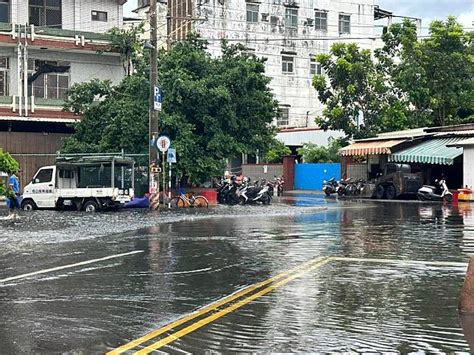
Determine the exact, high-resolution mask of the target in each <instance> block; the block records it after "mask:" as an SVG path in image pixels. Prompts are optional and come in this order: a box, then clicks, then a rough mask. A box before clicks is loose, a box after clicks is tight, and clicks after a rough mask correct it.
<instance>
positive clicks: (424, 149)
mask: <svg viewBox="0 0 474 355" xmlns="http://www.w3.org/2000/svg"><path fill="white" fill-rule="evenodd" d="M461 140H463V138H461V137H451V138H436V139H430V140H427V141H424V142H422V143H420V144H417V145H415V146H413V147H410V148H407V149H404V150H401V151H399V152H397V153H394V154H392V155H390V156H389V157H388V161H390V162H398V163H424V164H439V165H453V163H454V159H455V158H457V157H458V156H460V155H462V153H463V149H462V148H456V147H451V146H448V145H452V144H455V143H457V142H460V141H461Z"/></svg>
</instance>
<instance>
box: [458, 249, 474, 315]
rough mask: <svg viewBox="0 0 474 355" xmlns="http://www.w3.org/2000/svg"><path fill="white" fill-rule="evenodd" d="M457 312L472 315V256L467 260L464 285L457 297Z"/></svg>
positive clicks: (473, 273) (473, 269)
mask: <svg viewBox="0 0 474 355" xmlns="http://www.w3.org/2000/svg"><path fill="white" fill-rule="evenodd" d="M458 308H459V313H461V314H469V315H473V316H474V257H472V258H471V260H470V261H469V267H468V268H467V273H466V278H465V279H464V285H463V286H462V289H461V296H460V297H459V307H458Z"/></svg>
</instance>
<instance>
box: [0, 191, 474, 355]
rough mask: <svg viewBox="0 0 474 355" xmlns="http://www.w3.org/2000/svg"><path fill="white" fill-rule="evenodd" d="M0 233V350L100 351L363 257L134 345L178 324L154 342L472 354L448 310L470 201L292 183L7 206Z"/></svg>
mask: <svg viewBox="0 0 474 355" xmlns="http://www.w3.org/2000/svg"><path fill="white" fill-rule="evenodd" d="M0 245H1V248H0V314H1V315H2V317H1V318H0V353H1V354H20V353H21V354H23V353H27V354H29V353H84V354H90V353H104V352H107V351H110V350H113V349H115V348H117V347H118V346H121V345H123V344H126V343H128V342H129V341H132V340H134V339H137V338H139V337H140V336H143V335H144V334H147V333H148V332H150V331H153V330H156V329H159V328H160V327H163V326H166V325H167V324H169V323H171V322H173V321H176V320H177V319H180V318H182V317H185V316H187V315H189V314H190V313H192V312H195V311H197V310H199V309H200V308H202V307H204V306H206V305H209V304H211V303H212V302H216V301H218V300H220V299H222V298H223V297H226V296H228V295H231V294H233V293H235V292H237V291H239V290H242V289H245V288H246V287H248V286H251V285H254V284H256V283H259V282H262V281H265V280H268V279H269V278H271V277H273V276H275V275H279V274H280V273H282V272H285V271H288V270H291V269H292V268H294V267H298V266H300V265H302V264H303V263H305V262H307V261H308V260H313V259H315V258H320V257H340V258H357V259H356V260H355V259H347V260H346V259H337V260H332V261H331V262H328V263H326V264H325V265H322V266H320V267H319V266H318V267H314V268H312V269H310V270H305V272H301V273H300V274H299V275H297V277H296V276H295V278H294V279H292V280H291V281H288V282H287V283H285V284H282V285H281V286H278V285H277V286H278V287H274V289H272V290H271V291H269V292H268V293H265V294H263V295H261V296H259V297H256V298H255V299H253V300H252V301H251V302H248V303H246V304H244V305H242V306H241V307H238V308H236V309H235V310H233V311H230V312H228V313H226V314H224V315H222V316H219V317H216V318H215V319H214V320H212V321H210V322H209V323H207V324H205V325H204V326H201V327H197V326H196V322H197V321H198V320H201V319H203V318H204V317H205V316H207V315H208V314H205V315H203V316H202V317H201V318H196V319H195V320H191V321H189V322H188V323H186V324H184V325H182V326H181V327H180V328H174V329H170V330H167V331H166V332H165V333H163V334H162V335H160V336H159V337H157V338H156V339H152V341H147V342H143V343H141V344H138V345H137V346H136V347H134V348H133V349H131V350H129V351H132V350H139V349H141V348H143V347H145V346H149V345H150V344H151V343H153V342H154V341H155V340H160V339H163V338H166V336H168V335H170V334H175V333H176V332H177V331H179V330H181V329H184V327H186V329H189V330H190V331H189V332H187V333H186V334H185V335H183V336H179V337H175V339H174V341H171V342H168V343H167V344H166V345H164V346H163V347H160V348H159V349H158V350H156V352H158V353H161V352H164V353H183V352H184V353H203V352H212V353H229V352H386V353H409V352H419V351H421V352H426V353H432V352H448V353H451V352H454V351H458V352H461V353H462V352H464V353H469V345H468V342H467V340H468V339H472V334H474V330H472V328H473V324H474V321H472V320H470V319H467V320H466V319H460V318H459V316H458V313H457V302H458V296H459V290H460V287H461V285H462V282H463V278H464V273H465V263H466V261H467V260H468V258H469V257H470V256H472V255H474V214H473V211H472V210H471V208H470V206H469V205H460V206H458V207H454V208H453V207H447V206H442V205H439V204H420V203H416V202H406V201H403V202H390V203H388V202H387V203H382V202H375V201H338V200H337V199H335V198H330V199H326V198H323V197H322V196H319V195H297V196H290V197H286V198H283V199H282V200H280V201H275V203H274V204H273V205H272V206H251V207H248V206H234V207H226V206H219V207H217V208H211V209H209V210H199V211H198V210H187V211H177V212H162V213H148V212H147V211H140V210H135V211H120V212H115V213H99V214H83V213H77V212H55V211H35V212H33V213H30V214H26V213H22V214H21V216H20V218H19V219H18V220H16V221H6V220H3V219H0ZM104 258H105V259H104ZM359 259H361V260H359ZM367 260H372V261H370V262H367ZM377 260H382V261H377ZM392 261H393V262H392ZM395 261H396V262H395ZM400 261H402V262H400ZM411 261H423V262H425V261H427V262H430V263H417V264H416V263H411ZM440 261H443V262H449V263H451V264H437V263H438V262H440ZM55 268H56V269H55ZM51 269H53V270H51ZM38 272H40V273H38ZM31 273H36V274H33V275H31ZM28 274H30V275H28ZM15 277H18V278H15ZM257 291H258V290H256V291H255V292H257ZM242 299H244V300H245V298H242ZM219 309H220V308H216V309H214V310H213V312H214V313H209V314H215V313H216V312H218V311H219ZM463 327H464V328H463ZM471 330H472V333H471ZM466 334H467V336H466Z"/></svg>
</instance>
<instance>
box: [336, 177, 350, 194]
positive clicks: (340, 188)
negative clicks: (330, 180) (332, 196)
mask: <svg viewBox="0 0 474 355" xmlns="http://www.w3.org/2000/svg"><path fill="white" fill-rule="evenodd" d="M351 181H352V178H347V179H342V180H341V181H339V182H338V184H337V188H336V192H337V194H338V195H339V196H345V195H346V194H347V186H348V185H349V184H350V183H351Z"/></svg>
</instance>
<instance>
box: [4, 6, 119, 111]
mask: <svg viewBox="0 0 474 355" xmlns="http://www.w3.org/2000/svg"><path fill="white" fill-rule="evenodd" d="M124 2H125V1H123V0H101V1H92V0H75V1H73V0H29V1H27V0H11V1H0V68H1V69H0V71H1V75H0V115H1V116H5V115H6V116H22V117H31V118H35V117H37V116H38V115H39V114H41V112H42V111H47V112H49V113H51V112H52V111H56V112H60V111H61V108H62V99H63V98H64V97H65V95H66V92H67V90H68V89H69V88H70V87H71V86H72V85H73V84H75V83H80V82H84V81H89V80H91V79H94V78H99V79H110V80H112V81H113V82H119V81H120V80H121V79H122V78H123V76H124V70H123V68H122V65H121V63H120V57H119V55H118V54H116V53H103V54H99V53H98V52H97V51H98V50H100V49H106V48H107V37H106V36H105V35H104V34H103V33H104V32H105V31H107V30H108V29H110V28H112V27H116V26H121V25H122V23H123V16H122V5H123V3H124ZM58 68H59V69H58ZM35 73H37V76H36V77H35V76H34V74H35ZM41 73H43V74H41ZM38 74H39V75H38ZM33 79H34V80H33ZM51 115H52V116H55V114H54V113H53V114H50V115H49V116H51ZM61 115H62V116H64V113H63V112H62V113H61ZM42 116H43V117H42V118H43V119H46V120H47V119H48V118H55V117H48V113H46V114H45V115H42ZM0 119H2V118H0Z"/></svg>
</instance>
